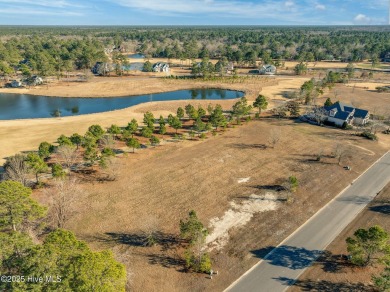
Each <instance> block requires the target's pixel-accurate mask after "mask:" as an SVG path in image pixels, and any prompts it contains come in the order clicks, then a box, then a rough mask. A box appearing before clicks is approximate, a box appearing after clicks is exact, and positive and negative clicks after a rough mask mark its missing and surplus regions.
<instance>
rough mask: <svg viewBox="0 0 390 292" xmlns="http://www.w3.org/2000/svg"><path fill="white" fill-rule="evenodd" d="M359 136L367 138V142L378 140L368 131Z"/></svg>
mask: <svg viewBox="0 0 390 292" xmlns="http://www.w3.org/2000/svg"><path fill="white" fill-rule="evenodd" d="M359 136H361V137H364V138H367V139H369V140H373V141H376V140H378V137H377V136H376V135H375V134H373V133H370V132H368V131H364V132H363V133H360V134H359Z"/></svg>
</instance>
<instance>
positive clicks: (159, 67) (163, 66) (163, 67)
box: [153, 62, 169, 73]
mask: <svg viewBox="0 0 390 292" xmlns="http://www.w3.org/2000/svg"><path fill="white" fill-rule="evenodd" d="M153 71H154V72H164V73H169V65H168V64H167V63H161V62H158V63H156V64H154V65H153Z"/></svg>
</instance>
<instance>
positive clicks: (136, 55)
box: [127, 54, 145, 59]
mask: <svg viewBox="0 0 390 292" xmlns="http://www.w3.org/2000/svg"><path fill="white" fill-rule="evenodd" d="M127 57H128V58H130V59H145V56H144V55H142V54H132V55H128V56H127Z"/></svg>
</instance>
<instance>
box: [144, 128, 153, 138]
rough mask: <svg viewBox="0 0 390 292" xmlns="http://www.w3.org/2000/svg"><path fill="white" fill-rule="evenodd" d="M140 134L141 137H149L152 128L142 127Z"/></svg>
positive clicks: (151, 133)
mask: <svg viewBox="0 0 390 292" xmlns="http://www.w3.org/2000/svg"><path fill="white" fill-rule="evenodd" d="M141 135H142V137H145V138H151V137H152V135H153V130H152V129H150V128H149V127H143V128H142V130H141Z"/></svg>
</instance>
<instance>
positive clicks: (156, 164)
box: [35, 118, 389, 291]
mask: <svg viewBox="0 0 390 292" xmlns="http://www.w3.org/2000/svg"><path fill="white" fill-rule="evenodd" d="M271 129H277V131H280V133H281V136H282V140H281V141H280V143H279V144H278V145H277V146H276V148H274V149H272V148H270V147H267V144H268V139H269V135H270V131H271ZM337 143H342V144H343V145H344V147H346V148H347V149H349V150H350V153H353V155H351V156H348V157H345V158H344V159H343V161H342V165H345V164H348V165H350V166H352V171H350V172H348V171H346V170H344V169H343V167H342V165H341V166H340V165H338V163H337V161H336V159H335V158H333V157H332V152H333V150H334V148H335V145H336V144H337ZM388 149H389V145H386V147H385V146H384V145H382V144H379V143H376V142H371V141H368V140H364V139H362V138H358V137H356V136H353V135H351V132H348V131H342V130H336V129H331V128H326V127H317V126H312V125H309V124H301V123H296V122H294V121H290V120H274V119H270V118H264V119H263V120H262V121H254V122H251V123H249V124H247V125H243V126H239V127H235V128H233V129H229V130H227V131H226V132H225V133H223V134H220V135H218V136H216V137H210V138H208V139H207V140H205V141H184V142H178V143H167V144H166V145H164V146H160V147H156V148H153V149H150V150H142V151H139V152H138V153H136V154H128V155H127V156H123V157H121V158H118V161H119V170H120V175H119V178H118V179H117V181H114V182H105V183H102V182H96V181H93V180H92V181H88V180H87V181H82V183H81V187H82V189H83V192H82V194H81V195H80V196H79V197H78V200H77V203H76V207H75V210H76V212H75V214H74V216H73V218H72V219H71V221H70V222H69V224H68V226H67V228H69V229H70V230H72V231H74V232H76V234H77V235H78V237H79V238H82V239H85V240H87V241H88V242H89V243H90V244H91V245H92V246H93V247H94V248H97V249H100V248H111V249H112V250H113V251H114V252H115V254H116V256H117V258H118V259H119V260H120V261H122V262H123V263H125V264H126V266H127V267H128V270H129V272H130V273H131V275H132V277H131V281H130V282H131V285H130V286H131V288H132V289H133V291H205V290H208V291H221V290H223V289H224V288H226V287H227V286H228V285H229V284H230V283H231V282H233V281H234V280H235V279H236V278H238V277H239V276H240V275H241V274H242V273H243V272H244V271H245V270H247V269H248V268H249V267H250V266H251V265H253V264H254V263H255V262H256V261H257V260H258V259H259V258H260V257H261V256H263V255H264V254H265V253H267V251H269V250H270V248H272V247H273V246H275V245H277V244H278V243H279V242H280V241H281V240H282V239H284V238H285V237H286V236H287V235H288V234H290V233H291V232H292V231H293V230H295V229H296V228H297V227H298V226H300V225H301V224H302V223H303V222H305V221H306V220H307V219H308V218H309V217H310V216H312V215H313V214H314V213H315V212H316V211H317V210H318V209H319V208H320V207H321V206H323V205H324V204H325V203H326V202H328V201H329V200H330V199H331V198H332V197H334V196H335V195H336V194H337V193H338V192H339V191H341V190H342V189H343V188H344V187H345V186H346V185H348V184H349V182H350V181H351V180H352V179H353V178H355V177H357V176H358V174H359V173H361V172H362V171H363V170H365V169H366V168H367V167H368V166H369V165H370V164H371V163H372V162H374V161H375V160H376V159H377V158H378V157H379V156H381V155H382V154H383V153H384V152H385V151H386V150H388ZM319 152H322V153H323V154H324V158H323V160H322V161H321V162H317V161H315V158H316V156H317V155H318V153H319ZM290 175H295V176H297V178H298V179H299V181H300V188H299V190H298V192H297V193H296V195H294V202H293V203H291V204H289V203H286V202H285V201H284V197H283V196H282V195H281V194H280V193H279V192H278V191H277V189H278V188H279V185H280V184H281V183H282V182H283V181H284V180H286V179H287V178H288V177H289V176H290ZM35 196H36V198H38V200H39V201H41V202H42V203H45V202H46V198H45V196H44V194H42V193H39V192H36V193H35ZM191 209H194V210H196V211H197V213H198V216H199V218H200V219H201V220H202V222H203V223H204V224H205V225H206V226H209V227H210V231H211V234H212V235H215V236H214V238H216V239H217V240H219V242H220V243H221V242H222V245H224V246H223V248H222V249H220V250H218V249H214V250H213V251H212V258H213V261H214V265H213V268H214V269H215V270H218V271H219V275H218V276H216V277H214V279H213V280H210V279H208V278H207V276H206V275H204V274H188V273H184V272H183V262H182V260H181V258H180V256H181V255H182V253H183V249H182V247H181V246H180V244H178V241H177V236H178V224H179V220H180V219H184V218H185V217H186V215H187V213H188V211H189V210H191ZM243 213H246V215H245V216H244V214H243ZM248 213H249V217H248V215H247V214H248ZM236 221H237V222H236ZM149 222H152V223H153V224H154V225H156V226H158V229H159V230H160V232H161V234H160V240H161V244H160V245H157V246H155V247H144V246H142V238H143V237H142V236H143V233H142V232H143V231H144V230H145V228H147V226H148V223H149ZM235 222H236V223H235Z"/></svg>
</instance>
